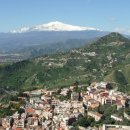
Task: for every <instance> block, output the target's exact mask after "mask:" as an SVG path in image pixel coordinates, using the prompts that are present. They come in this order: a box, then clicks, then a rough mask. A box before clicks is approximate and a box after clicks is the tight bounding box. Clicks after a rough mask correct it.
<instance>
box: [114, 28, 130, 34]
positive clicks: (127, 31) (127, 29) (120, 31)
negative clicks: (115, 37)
mask: <svg viewBox="0 0 130 130" xmlns="http://www.w3.org/2000/svg"><path fill="white" fill-rule="evenodd" d="M114 31H115V32H119V33H124V34H129V35H130V27H117V28H115V29H114Z"/></svg>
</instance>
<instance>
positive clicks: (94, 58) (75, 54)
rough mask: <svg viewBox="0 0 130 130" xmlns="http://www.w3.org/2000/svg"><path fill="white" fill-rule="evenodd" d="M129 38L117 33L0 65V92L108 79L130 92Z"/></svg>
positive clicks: (56, 86) (120, 88) (122, 89)
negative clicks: (74, 47)
mask: <svg viewBox="0 0 130 130" xmlns="http://www.w3.org/2000/svg"><path fill="white" fill-rule="evenodd" d="M129 50H130V41H129V40H128V39H127V38H125V37H123V36H121V35H120V34H118V33H111V34H109V35H107V36H105V37H102V38H100V39H99V40H97V41H95V42H93V43H91V44H89V45H86V46H84V47H83V48H79V49H73V50H71V51H70V52H66V53H57V54H51V55H46V56H43V57H38V58H35V59H31V60H26V61H21V62H18V63H14V64H12V65H5V66H0V92H1V93H2V94H5V93H7V92H9V91H12V90H13V91H18V92H21V91H26V90H32V89H34V88H47V89H51V88H58V87H63V86H64V87H66V86H68V85H71V84H73V83H74V82H75V81H78V82H79V84H84V83H87V84H89V83H91V82H92V81H103V80H105V81H107V82H111V83H112V84H113V86H114V87H118V89H119V90H120V91H123V92H128V93H130V85H129V84H130V73H129V72H130V67H129V66H130V58H129Z"/></svg>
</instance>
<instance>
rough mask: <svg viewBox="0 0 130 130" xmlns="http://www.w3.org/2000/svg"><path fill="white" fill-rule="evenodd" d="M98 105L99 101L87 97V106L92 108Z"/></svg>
mask: <svg viewBox="0 0 130 130" xmlns="http://www.w3.org/2000/svg"><path fill="white" fill-rule="evenodd" d="M99 105H100V103H99V102H98V101H96V100H94V99H89V100H88V102H87V106H88V108H92V109H94V108H97V107H99Z"/></svg>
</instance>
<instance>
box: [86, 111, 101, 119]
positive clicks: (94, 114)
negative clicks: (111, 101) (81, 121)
mask: <svg viewBox="0 0 130 130" xmlns="http://www.w3.org/2000/svg"><path fill="white" fill-rule="evenodd" d="M87 114H88V116H90V117H93V118H94V119H95V121H99V120H100V119H101V118H102V116H103V115H102V114H99V113H98V112H94V111H88V113H87Z"/></svg>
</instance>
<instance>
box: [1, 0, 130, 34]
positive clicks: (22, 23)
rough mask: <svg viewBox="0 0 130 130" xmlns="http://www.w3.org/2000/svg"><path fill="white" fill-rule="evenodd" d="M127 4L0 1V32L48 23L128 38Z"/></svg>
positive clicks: (117, 0)
mask: <svg viewBox="0 0 130 130" xmlns="http://www.w3.org/2000/svg"><path fill="white" fill-rule="evenodd" d="M128 12H130V1H129V0H125V1H123V0H114V1H113V0H109V1H104V0H100V1H98V2H97V1H96V0H86V1H85V0H81V1H75V0H71V1H69V0H66V1H61V0H55V1H51V0H44V1H43V0H39V1H36V0H28V1H26V0H22V1H17V0H13V1H8V0H4V1H1V4H0V20H1V22H0V23H1V24H0V32H9V31H10V30H17V29H19V28H22V27H32V26H35V25H39V24H44V23H49V22H51V21H60V22H63V23H67V24H71V25H78V26H84V27H94V28H98V29H100V30H104V31H117V32H120V33H125V34H130V18H129V17H128Z"/></svg>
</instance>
